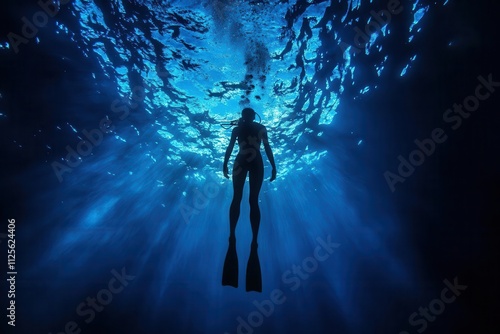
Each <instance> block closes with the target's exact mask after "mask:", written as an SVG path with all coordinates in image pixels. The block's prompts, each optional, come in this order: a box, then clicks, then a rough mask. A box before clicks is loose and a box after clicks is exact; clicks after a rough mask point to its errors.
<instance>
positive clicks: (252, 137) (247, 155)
mask: <svg viewBox="0 0 500 334" xmlns="http://www.w3.org/2000/svg"><path fill="white" fill-rule="evenodd" d="M264 131H265V127H264V126H263V125H262V124H259V123H255V122H252V123H250V124H248V125H240V126H238V128H237V135H238V145H239V152H238V155H237V157H236V159H237V160H238V161H239V162H240V164H241V163H245V164H251V163H257V164H262V155H261V154H260V144H261V142H262V136H263V134H264Z"/></svg>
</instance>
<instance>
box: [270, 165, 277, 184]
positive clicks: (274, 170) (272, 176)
mask: <svg viewBox="0 0 500 334" xmlns="http://www.w3.org/2000/svg"><path fill="white" fill-rule="evenodd" d="M274 180H276V168H273V171H272V172H271V179H269V182H273V181H274Z"/></svg>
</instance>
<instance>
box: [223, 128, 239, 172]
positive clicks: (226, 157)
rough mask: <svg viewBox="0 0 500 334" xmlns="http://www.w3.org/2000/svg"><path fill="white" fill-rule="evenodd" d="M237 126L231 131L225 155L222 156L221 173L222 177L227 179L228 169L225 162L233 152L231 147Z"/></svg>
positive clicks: (234, 140) (234, 139)
mask: <svg viewBox="0 0 500 334" xmlns="http://www.w3.org/2000/svg"><path fill="white" fill-rule="evenodd" d="M236 129H237V128H234V129H233V132H232V133H231V140H230V141H229V145H228V147H227V150H226V155H225V156H224V167H223V173H224V177H226V178H228V179H229V169H228V168H227V163H228V161H229V158H230V157H231V153H233V148H234V143H235V142H236V137H237V132H236Z"/></svg>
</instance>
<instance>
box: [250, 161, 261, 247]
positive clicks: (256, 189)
mask: <svg viewBox="0 0 500 334" xmlns="http://www.w3.org/2000/svg"><path fill="white" fill-rule="evenodd" d="M249 179H250V223H251V224H252V245H254V244H255V245H256V244H257V236H258V234H259V226H260V208H259V193H260V188H261V187H262V181H263V180H264V166H263V164H262V162H261V163H260V164H259V163H256V164H255V168H253V169H251V170H250V176H249Z"/></svg>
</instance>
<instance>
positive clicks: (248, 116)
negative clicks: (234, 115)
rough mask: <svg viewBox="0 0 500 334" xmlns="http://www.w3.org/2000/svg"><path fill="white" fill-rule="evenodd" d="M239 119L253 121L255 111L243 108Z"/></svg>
mask: <svg viewBox="0 0 500 334" xmlns="http://www.w3.org/2000/svg"><path fill="white" fill-rule="evenodd" d="M241 118H243V119H244V120H245V121H253V120H254V119H255V110H253V109H252V108H245V109H243V111H242V112H241Z"/></svg>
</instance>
